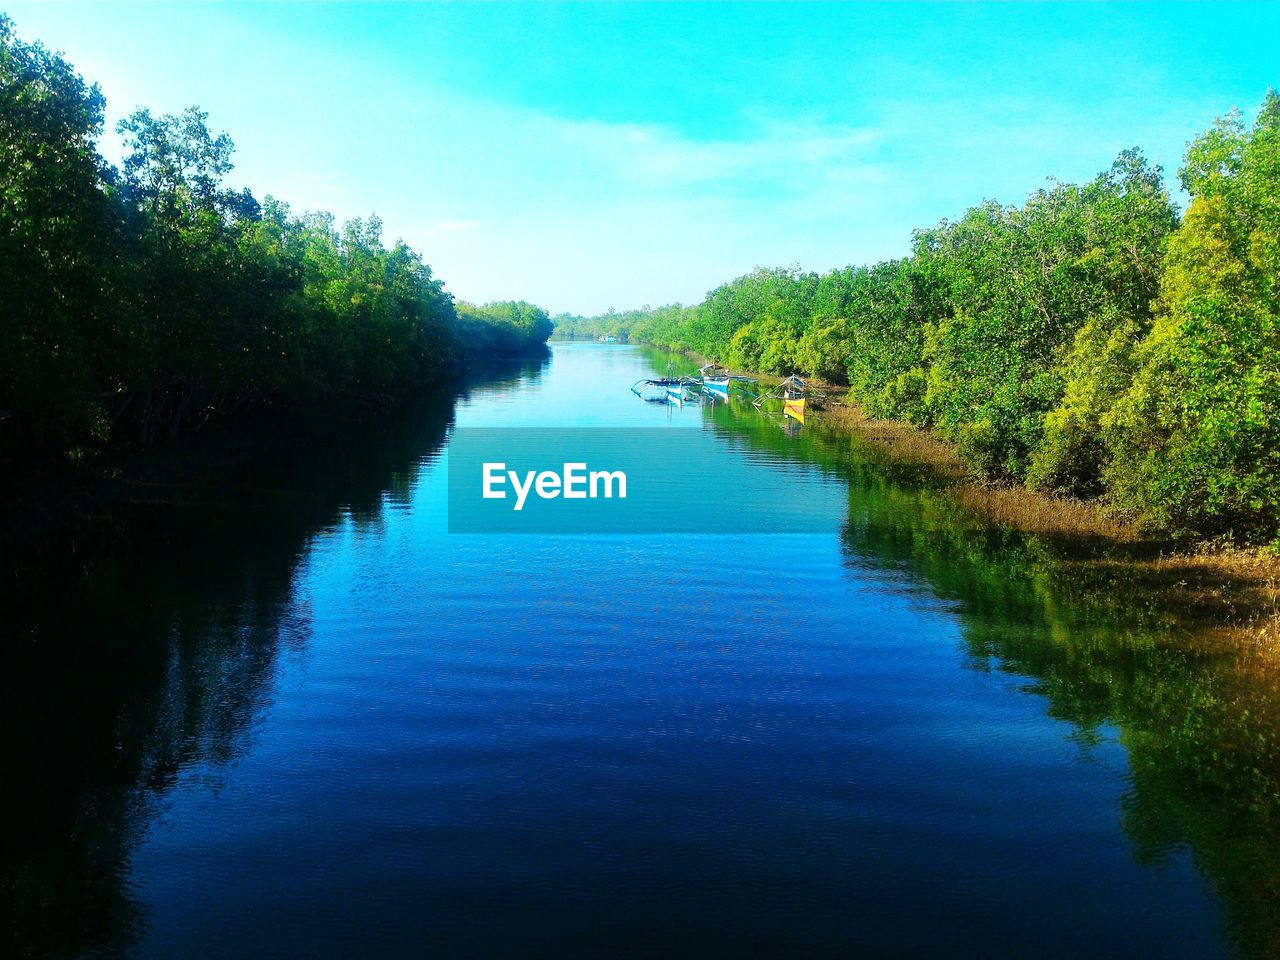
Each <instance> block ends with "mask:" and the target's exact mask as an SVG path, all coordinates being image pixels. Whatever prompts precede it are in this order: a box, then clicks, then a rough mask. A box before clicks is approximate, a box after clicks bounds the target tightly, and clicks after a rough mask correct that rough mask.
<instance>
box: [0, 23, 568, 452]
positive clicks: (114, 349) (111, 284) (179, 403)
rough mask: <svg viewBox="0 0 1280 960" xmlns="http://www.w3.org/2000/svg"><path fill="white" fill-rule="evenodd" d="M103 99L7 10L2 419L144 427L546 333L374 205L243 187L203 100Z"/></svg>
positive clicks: (62, 426) (39, 425)
mask: <svg viewBox="0 0 1280 960" xmlns="http://www.w3.org/2000/svg"><path fill="white" fill-rule="evenodd" d="M104 107H105V103H104V100H103V97H102V94H101V92H100V91H99V90H98V88H97V86H96V85H89V84H87V83H86V82H85V81H84V80H83V79H82V78H81V77H80V76H79V75H77V74H76V72H75V71H74V69H73V68H72V67H71V66H70V65H69V64H68V63H67V62H66V61H65V60H64V59H63V58H62V57H60V56H59V55H57V54H55V53H52V52H50V51H49V50H47V49H45V48H44V47H43V46H42V45H40V44H38V43H25V42H23V41H22V40H20V39H19V38H18V37H17V36H16V35H15V33H14V30H13V24H12V22H11V21H10V20H8V19H7V18H4V17H3V16H0V436H2V437H3V439H5V440H6V441H13V440H14V438H15V437H20V438H21V440H22V441H23V442H24V443H28V444H30V443H35V444H39V445H43V446H45V447H47V448H50V449H64V450H74V449H83V448H84V447H85V446H86V445H91V444H94V443H103V442H107V441H111V440H120V439H136V440H137V441H140V442H143V443H147V442H150V441H152V440H154V439H155V438H156V437H157V436H160V435H163V434H172V433H175V432H177V431H178V430H179V429H180V428H181V427H182V426H183V425H184V424H187V423H190V422H191V421H192V420H193V419H195V418H198V417H202V416H205V415H207V414H208V413H209V412H211V411H222V410H227V409H230V408H232V407H235V406H238V405H244V404H247V403H252V402H255V401H260V400H263V399H267V398H271V399H279V398H288V399H290V400H295V401H301V402H306V403H309V404H310V403H314V402H318V401H324V400H328V399H340V398H343V397H348V396H353V395H359V396H366V397H377V398H386V397H390V396H393V395H395V394H396V393H399V392H403V391H405V390H406V389H408V388H409V387H410V386H411V385H413V384H414V383H416V382H418V381H420V380H422V379H424V378H440V377H443V376H447V375H449V373H450V372H451V371H452V370H453V369H455V368H456V366H457V365H458V363H459V362H460V361H462V360H463V359H464V358H466V357H467V356H492V355H501V354H512V353H516V352H523V351H527V350H528V349H529V348H530V347H532V346H540V345H541V344H542V343H543V342H544V341H545V340H546V338H547V336H548V335H549V334H550V331H551V322H550V320H549V319H548V317H547V315H546V313H545V312H543V311H542V310H540V309H539V308H537V307H534V306H532V305H531V304H527V303H512V304H490V305H487V306H485V307H471V306H469V305H463V304H459V305H456V306H455V304H454V302H453V298H452V297H451V296H450V295H449V294H448V293H446V292H445V290H444V287H443V285H442V284H441V282H440V281H439V280H438V279H437V278H435V277H434V276H433V275H432V273H431V269H430V267H428V266H427V264H426V263H425V262H423V259H422V257H421V256H420V255H419V254H418V253H417V252H415V251H414V250H412V249H410V248H409V247H408V246H407V245H406V244H404V243H401V242H397V243H395V244H392V245H390V246H388V245H387V244H385V243H384V242H383V240H382V224H381V222H380V221H379V220H378V218H377V217H370V218H368V219H363V220H354V221H351V222H349V223H347V224H345V225H343V226H341V227H339V226H338V225H337V224H335V222H334V220H333V218H332V217H331V216H330V215H328V214H323V213H318V214H317V213H313V214H307V215H304V216H298V215H296V214H294V213H293V212H292V211H290V209H289V207H288V206H287V205H286V204H284V203H282V202H280V201H278V200H275V199H272V198H270V197H268V198H266V199H265V200H263V201H259V200H258V199H256V198H255V197H254V196H253V195H252V194H251V193H250V192H249V191H248V190H233V189H230V188H228V187H227V186H226V185H225V182H224V179H225V177H226V175H227V174H228V173H229V172H230V170H231V168H232V163H231V155H232V149H233V147H232V143H231V141H230V139H229V138H228V137H227V136H226V135H223V134H215V133H214V132H213V131H211V130H210V129H209V126H208V124H207V116H206V114H204V113H203V112H201V111H200V110H198V109H196V108H194V107H193V108H191V109H189V110H187V111H186V112H184V113H182V114H181V115H178V116H154V115H152V114H151V113H150V112H149V111H147V110H145V109H140V110H137V111H135V112H134V113H133V114H132V115H130V116H129V117H128V118H127V119H126V120H124V121H122V122H121V123H120V125H119V128H118V132H119V133H120V134H121V136H122V137H123V140H124V147H125V156H124V160H123V163H122V164H121V166H120V167H119V168H116V167H113V166H111V165H109V164H108V163H107V162H106V161H105V160H104V159H103V158H102V156H101V155H100V154H99V153H98V150H97V140H98V138H99V137H100V136H101V134H102V132H103V123H104Z"/></svg>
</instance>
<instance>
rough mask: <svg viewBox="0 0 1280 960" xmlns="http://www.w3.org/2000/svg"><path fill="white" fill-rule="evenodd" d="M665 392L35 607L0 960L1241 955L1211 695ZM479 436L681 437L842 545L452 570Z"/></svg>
mask: <svg viewBox="0 0 1280 960" xmlns="http://www.w3.org/2000/svg"><path fill="white" fill-rule="evenodd" d="M659 364H661V365H662V366H665V360H664V359H662V360H660V359H658V358H655V357H654V356H653V355H650V354H648V353H646V352H645V351H643V350H641V349H639V348H636V347H632V346H626V345H617V346H614V345H597V344H563V345H556V346H555V347H554V349H553V354H552V358H551V360H550V362H549V363H547V364H545V365H542V366H536V365H535V366H533V367H531V368H528V369H525V370H523V371H519V372H518V373H516V374H514V375H511V376H509V377H507V378H506V379H504V380H502V381H499V382H494V383H489V384H487V385H486V384H479V385H476V386H474V387H472V388H471V389H470V390H469V391H468V392H467V393H465V394H464V395H462V396H459V397H457V398H453V399H451V400H449V401H448V402H447V403H446V402H441V403H439V404H436V405H434V406H431V407H430V408H429V409H427V410H425V411H419V412H418V413H416V414H414V415H413V416H411V417H408V418H406V419H405V420H404V421H403V422H399V421H397V422H396V423H395V424H388V425H387V427H386V429H385V430H382V431H367V435H366V436H363V437H361V438H359V440H358V442H356V443H355V445H354V446H353V447H351V448H349V449H346V450H344V451H343V452H342V453H341V454H339V455H333V456H329V455H326V456H324V457H321V458H318V459H317V461H316V462H302V463H298V462H293V463H290V464H287V465H284V466H282V467H281V468H280V469H279V471H277V472H275V473H271V474H269V475H266V476H264V477H263V478H260V479H259V480H258V482H257V483H256V485H255V486H253V487H252V488H251V489H250V490H249V491H248V492H247V493H246V495H245V499H244V500H243V501H235V502H234V503H231V504H230V505H228V503H225V502H223V503H219V504H218V505H217V506H216V508H215V507H209V508H207V509H205V508H201V509H199V510H196V511H193V512H192V515H184V518H183V520H182V521H181V523H177V522H176V521H171V520H169V519H164V520H162V521H154V522H152V525H150V526H148V527H147V528H146V531H145V532H144V533H143V534H139V535H137V536H138V537H139V540H138V541H136V542H135V544H134V545H133V546H132V547H130V548H129V549H128V550H127V551H124V552H122V553H121V554H120V556H119V557H114V558H113V557H108V558H107V559H105V560H103V561H101V563H100V564H99V565H98V566H96V567H95V568H94V570H93V571H92V572H91V573H90V574H89V575H88V576H87V577H86V579H85V582H84V583H83V584H82V585H81V586H80V587H78V588H77V589H76V590H75V591H74V592H73V594H72V596H71V597H70V598H69V599H67V598H61V599H58V600H54V599H52V598H51V599H50V600H49V604H50V606H49V609H48V612H47V614H46V615H44V616H43V617H42V618H38V619H37V622H36V623H35V624H34V626H31V627H30V628H29V629H28V631H27V634H26V635H25V636H26V637H27V638H28V641H29V642H28V643H27V647H26V648H24V649H25V651H26V652H22V653H21V654H20V655H17V656H16V657H15V659H14V663H13V666H14V670H12V671H10V677H9V681H7V682H6V692H7V694H8V707H7V709H8V710H9V711H10V713H11V717H12V719H13V721H14V725H13V726H12V729H13V730H14V731H15V733H14V735H13V740H14V749H13V750H12V751H11V752H10V758H9V761H8V763H9V766H10V769H9V771H8V774H9V776H8V777H7V778H6V779H7V781H8V783H9V784H10V788H9V789H12V790H13V792H14V798H13V799H16V800H17V812H16V813H15V814H14V815H12V817H11V823H12V824H13V827H14V834H15V836H14V837H13V838H12V842H11V844H10V855H9V857H8V858H7V864H8V866H7V868H6V871H5V873H4V874H3V876H4V879H5V887H6V891H7V894H8V896H7V897H6V900H7V906H8V909H9V911H10V923H9V926H10V929H11V930H12V931H13V933H14V935H15V938H16V942H17V946H18V952H19V954H21V955H32V956H35V955H74V954H84V955H95V954H96V955H115V954H118V953H127V954H130V955H136V956H140V957H166V958H167V957H179V956H215V955H216V956H299V957H302V956H306V957H319V956H334V957H339V956H341V957H348V956H415V957H416V956H422V955H426V954H434V955H444V956H564V955H575V954H589V955H600V956H627V955H652V954H655V953H663V954H680V955H700V956H742V955H744V954H755V955H770V954H775V955H804V956H811V955H837V954H838V955H844V956H864V957H882V956H883V957H888V956H918V955H946V956H971V957H996V956H1008V957H1023V956H1030V955H1034V956H1041V957H1054V956H1061V957H1078V956H1090V957H1109V956H1117V957H1119V956H1126V957H1128V956H1133V955H1149V956H1164V957H1214V956H1232V955H1265V954H1266V953H1267V952H1268V951H1269V950H1270V948H1271V947H1272V946H1274V945H1275V942H1276V941H1275V940H1274V939H1273V937H1274V934H1275V928H1276V924H1277V922H1280V921H1277V920H1276V917H1275V915H1274V913H1272V908H1273V907H1274V906H1275V902H1276V901H1275V900H1274V891H1275V890H1276V889H1277V887H1276V885H1275V877H1276V874H1275V873H1274V872H1272V870H1271V867H1272V865H1273V864H1274V863H1275V862H1276V859H1277V858H1276V856H1275V854H1276V850H1277V843H1276V833H1275V831H1274V829H1273V828H1272V827H1271V823H1272V820H1271V819H1270V817H1271V810H1272V808H1271V807H1270V806H1268V804H1270V803H1271V799H1272V794H1271V793H1270V792H1269V791H1270V790H1271V785H1270V784H1271V781H1269V780H1267V779H1266V777H1265V776H1263V774H1262V773H1260V772H1259V771H1260V770H1263V771H1265V770H1270V769H1274V768H1273V767H1271V766H1269V765H1270V764H1274V759H1275V758H1274V754H1273V753H1272V752H1271V747H1270V745H1268V744H1262V745H1258V744H1255V745H1254V746H1253V747H1247V748H1246V747H1240V746H1239V744H1236V745H1235V746H1234V747H1233V746H1232V745H1230V744H1225V745H1224V744H1220V743H1218V742H1216V741H1215V739H1214V733H1213V731H1214V730H1215V729H1217V727H1215V724H1217V725H1219V726H1220V725H1221V723H1222V721H1221V718H1220V716H1219V714H1218V713H1215V711H1219V710H1221V709H1225V708H1222V707H1221V704H1222V703H1224V702H1225V700H1226V697H1225V694H1224V693H1223V691H1224V690H1225V689H1227V688H1228V687H1229V686H1230V685H1231V684H1235V683H1237V682H1240V683H1243V681H1237V680H1236V679H1235V674H1234V673H1233V672H1232V667H1233V665H1232V663H1231V662H1230V661H1229V660H1226V659H1224V658H1223V657H1221V656H1218V657H1209V656H1207V655H1206V656H1204V657H1200V658H1197V657H1192V656H1190V655H1188V654H1186V653H1184V652H1183V651H1182V650H1181V649H1180V648H1179V647H1178V646H1177V645H1176V644H1171V643H1167V642H1165V641H1166V640H1167V639H1168V638H1166V637H1164V636H1163V635H1162V634H1161V632H1160V631H1161V628H1160V626H1159V623H1158V621H1157V622H1152V621H1149V620H1147V619H1144V618H1143V617H1141V616H1137V615H1133V616H1130V613H1129V611H1128V610H1127V608H1126V606H1125V601H1124V600H1123V598H1114V599H1115V600H1116V603H1115V604H1114V605H1107V604H1100V603H1086V602H1085V601H1084V600H1082V598H1081V596H1080V594H1079V592H1078V591H1071V590H1068V589H1067V587H1066V585H1063V584H1059V583H1057V582H1055V580H1054V578H1053V575H1052V574H1051V573H1046V572H1045V571H1046V570H1048V569H1049V568H1046V567H1044V566H1043V565H1042V561H1043V559H1044V554H1045V551H1046V550H1049V549H1050V548H1051V547H1050V545H1046V544H1044V543H1037V542H1030V541H1027V540H1025V539H1021V538H1018V537H1016V536H1013V535H1010V534H1002V533H999V532H998V531H991V530H986V529H982V528H975V527H974V526H973V524H972V523H971V522H968V521H963V520H962V518H960V517H959V515H958V514H956V512H955V511H954V510H953V509H952V508H951V507H949V506H948V504H947V501H946V499H945V495H943V494H941V493H939V492H938V491H936V490H934V489H932V488H930V486H929V485H928V483H927V482H926V481H925V480H924V479H922V478H921V477H919V476H915V475H913V474H912V473H911V472H910V471H903V470H896V469H894V468H891V467H888V466H885V465H879V464H876V463H875V462H873V458H871V457H870V456H869V455H867V454H865V453H860V452H859V450H858V448H857V446H856V444H853V443H852V442H851V441H849V440H847V439H843V438H840V437H838V436H837V435H835V434H831V433H828V432H825V431H824V430H823V429H822V427H821V425H820V424H814V423H811V424H809V425H807V426H806V427H804V428H803V429H802V430H799V431H796V430H795V429H794V427H790V428H788V427H786V426H785V425H784V424H783V423H782V422H781V420H780V419H779V418H778V417H777V416H776V414H773V415H770V414H762V413H759V412H757V411H755V410H754V409H753V408H752V407H751V406H750V405H749V404H731V405H729V406H723V405H722V406H719V407H716V408H710V409H709V408H704V407H702V406H700V405H698V404H696V403H690V404H686V405H684V406H683V407H675V406H664V405H655V404H646V403H643V402H642V401H640V400H639V399H637V398H636V397H634V396H633V395H632V394H631V393H630V392H629V391H628V387H629V385H630V384H631V383H632V382H633V381H635V380H636V379H638V378H639V377H641V376H646V375H649V374H651V373H652V372H654V371H655V370H656V369H658V368H659V367H658V365H659ZM481 427H483V428H495V427H539V428H547V427H572V428H585V427H607V428H609V429H611V430H618V431H625V430H629V429H637V428H644V429H645V430H646V431H655V430H691V431H699V432H700V433H702V434H704V435H705V438H706V442H707V443H708V444H709V445H710V446H709V449H716V448H718V447H731V448H732V450H733V451H735V454H734V455H735V456H736V457H738V458H739V461H740V463H742V464H746V465H747V466H746V467H745V469H749V470H750V471H751V473H752V481H751V482H752V483H754V484H757V485H758V486H759V489H760V490H761V491H763V494H762V495H770V491H772V494H771V495H775V496H777V497H778V498H779V499H780V500H782V499H785V498H788V497H791V498H794V497H802V498H804V499H805V501H806V502H807V503H810V504H817V505H818V507H819V508H820V509H821V511H823V515H824V516H828V515H829V516H830V517H831V518H832V521H831V523H830V526H829V529H824V530H822V531H819V532H800V533H776V532H775V533H769V534H752V533H750V532H747V530H746V529H745V528H744V527H743V525H742V524H741V523H740V522H739V518H737V517H729V516H717V515H716V514H715V506H714V502H712V504H711V505H710V506H708V505H707V503H706V502H700V503H699V504H698V507H697V509H698V510H699V511H701V512H700V513H699V515H698V517H697V518H696V519H697V520H698V522H699V524H700V525H701V526H702V528H703V529H705V530H706V531H707V532H705V533H684V534H681V535H679V536H674V535H670V534H665V533H663V532H662V531H660V530H655V531H652V532H646V533H632V534H627V535H621V536H591V535H581V534H562V535H557V534H543V535H489V536H485V535H458V534H450V533H448V532H447V529H448V505H449V501H448V458H449V442H448V437H449V436H450V435H452V434H453V433H456V432H457V431H461V430H463V429H468V428H481ZM681 469H684V470H688V471H694V472H695V473H696V474H697V475H699V476H700V477H701V478H702V480H703V481H704V482H705V484H706V485H707V486H708V487H710V488H713V489H714V487H715V485H716V484H717V483H718V482H720V481H719V478H718V475H717V460H716V458H715V457H705V458H699V459H694V460H691V461H689V462H688V463H685V464H683V465H682V467H681ZM31 638H34V639H31ZM1231 689H1235V688H1234V687H1232V688H1231ZM1242 722H1243V721H1242ZM1231 729H1232V730H1234V728H1231ZM1232 735H1233V736H1234V734H1232ZM1249 750H1252V753H1249V752H1248V751H1249ZM1242 751H1244V752H1243V753H1242ZM1227 757H1230V758H1232V761H1231V762H1236V761H1240V758H1241V757H1244V758H1245V760H1248V763H1249V764H1251V765H1252V766H1251V769H1252V770H1253V772H1252V773H1250V772H1249V771H1248V770H1246V769H1244V767H1243V766H1242V767H1240V768H1239V769H1237V768H1235V767H1232V768H1231V769H1226V768H1225V767H1220V766H1215V764H1217V763H1218V761H1219V760H1222V759H1223V758H1227ZM1250 758H1251V759H1250ZM1223 762H1225V760H1224V761H1223ZM1240 762H1241V763H1243V762H1244V761H1240ZM1254 774H1257V776H1255V775H1254Z"/></svg>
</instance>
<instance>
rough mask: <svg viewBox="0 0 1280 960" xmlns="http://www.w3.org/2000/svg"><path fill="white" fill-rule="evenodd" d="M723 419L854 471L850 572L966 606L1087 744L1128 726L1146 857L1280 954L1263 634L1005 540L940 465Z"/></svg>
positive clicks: (989, 658) (1172, 594)
mask: <svg viewBox="0 0 1280 960" xmlns="http://www.w3.org/2000/svg"><path fill="white" fill-rule="evenodd" d="M715 420H716V425H717V428H721V429H727V430H733V431H735V432H737V433H739V435H741V436H743V437H746V438H749V441H750V442H752V443H753V444H757V445H764V446H766V447H768V448H770V449H772V450H776V451H777V453H778V455H779V456H786V457H798V458H803V459H805V460H808V461H810V462H814V463H817V464H818V465H820V466H822V467H823V468H824V469H827V470H830V471H831V472H833V473H838V474H840V475H842V476H845V477H848V478H849V493H850V500H849V514H848V520H847V522H846V525H845V528H844V530H843V531H842V537H843V541H844V549H845V553H846V562H847V563H848V564H850V565H851V566H857V567H859V568H860V569H862V570H863V571H865V572H868V573H871V574H872V575H873V576H875V575H876V574H889V573H891V572H892V573H894V574H897V575H898V576H900V575H901V574H904V573H905V574H907V575H908V576H910V577H911V578H912V579H922V580H923V581H925V582H926V583H927V584H928V585H929V587H930V591H931V593H932V594H933V595H934V596H936V597H938V598H939V599H942V600H944V601H950V602H953V603H954V609H955V615H956V616H957V617H958V618H959V622H960V625H961V627H962V630H963V636H964V640H965V644H966V647H967V651H968V654H969V657H970V664H971V665H972V666H973V667H974V668H975V669H981V670H999V671H1003V672H1007V673H1009V674H1012V675H1018V676H1024V677H1029V678H1031V680H1032V685H1031V686H1030V687H1029V688H1028V689H1030V690H1031V691H1032V692H1034V693H1036V694H1038V695H1040V696H1042V697H1044V698H1045V700H1046V702H1047V703H1048V711H1049V713H1050V715H1052V716H1054V717H1057V718H1059V719H1061V720H1064V721H1066V722H1069V723H1071V724H1073V725H1074V726H1075V728H1076V731H1077V733H1076V739H1077V740H1078V741H1079V742H1080V743H1081V744H1082V747H1083V749H1086V750H1087V749H1088V748H1089V745H1090V744H1092V743H1096V742H1098V740H1099V739H1100V737H1101V728H1102V727H1103V726H1104V725H1111V726H1113V727H1115V728H1116V729H1117V730H1118V732H1119V738H1120V742H1121V744H1122V745H1123V747H1124V748H1125V751H1126V754H1127V756H1128V761H1129V768H1130V787H1129V790H1128V792H1127V794H1126V796H1125V798H1124V801H1123V804H1124V807H1123V822H1124V826H1125V830H1126V832H1127V833H1128V835H1129V837H1130V838H1131V839H1132V841H1133V843H1134V847H1135V856H1137V857H1138V858H1139V860H1141V861H1142V862H1144V863H1148V864H1150V865H1153V866H1159V865H1160V864H1161V863H1162V862H1163V861H1164V860H1165V859H1166V858H1167V857H1168V855H1169V854H1170V853H1171V852H1172V851H1173V850H1174V849H1175V848H1178V847H1180V846H1186V847H1188V848H1189V849H1190V850H1191V851H1192V853H1193V855H1194V857H1195V860H1196V863H1197V865H1198V867H1199V868H1200V870H1201V872H1202V873H1203V875H1204V876H1205V877H1206V878H1207V879H1208V880H1209V881H1210V883H1211V884H1212V885H1213V886H1214V888H1215V889H1216V890H1217V891H1218V893H1219V895H1220V896H1221V898H1222V902H1223V906H1224V912H1225V916H1226V922H1227V925H1228V928H1229V929H1228V933H1229V935H1230V936H1231V938H1232V939H1233V941H1234V942H1235V943H1236V945H1237V947H1238V949H1239V950H1240V952H1241V954H1242V955H1245V956H1250V957H1273V956H1277V955H1280V673H1278V672H1277V670H1276V669H1275V664H1274V660H1273V659H1271V658H1268V657H1267V656H1265V655H1264V654H1262V653H1261V652H1259V651H1258V650H1256V649H1253V648H1252V647H1251V646H1250V645H1249V642H1248V635H1247V633H1246V632H1245V631H1243V630H1238V629H1223V628H1222V626H1221V624H1220V623H1219V626H1218V628H1217V629H1213V628H1210V627H1208V626H1207V620H1208V618H1206V616H1205V614H1204V611H1197V610H1194V609H1191V608H1189V607H1188V606H1186V605H1185V604H1184V603H1183V602H1182V601H1183V599H1184V597H1185V591H1184V590H1182V589H1181V587H1180V584H1179V583H1177V582H1176V579H1177V578H1178V577H1180V576H1182V573H1181V572H1179V571H1173V572H1172V573H1163V572H1159V571H1157V572H1156V573H1151V572H1150V571H1149V570H1148V571H1144V569H1143V568H1141V567H1139V568H1134V567H1131V566H1126V565H1125V564H1124V563H1120V562H1115V560H1116V558H1117V549H1116V548H1115V547H1114V546H1113V545H1107V544H1105V543H1102V542H1088V541H1083V540H1081V539H1066V538H1053V537H1045V536H1037V535H1027V534H1019V533H1016V532H1012V531H1001V530H998V529H994V528H993V527H992V526H991V525H990V524H987V523H984V522H983V521H982V520H981V519H979V518H978V517H976V516H975V515H974V513H973V512H972V511H970V510H968V509H966V508H965V507H964V506H962V505H961V504H959V503H957V501H956V500H955V498H953V497H951V496H950V495H948V493H947V492H946V491H945V490H942V489H939V488H938V486H937V485H936V483H933V482H931V481H930V478H929V471H928V470H927V469H926V468H917V467H912V466H909V465H908V466H903V465H894V464H891V463H885V462H880V463H873V462H871V459H870V458H872V457H874V456H875V454H874V452H873V451H870V450H868V449H867V448H866V447H865V446H863V445H862V444H860V442H859V441H858V440H857V439H856V438H850V437H847V436H837V435H830V434H824V433H823V432H822V431H821V430H810V431H809V433H808V434H807V435H805V436H804V437H802V438H801V441H800V442H799V443H797V442H795V441H794V440H791V439H789V438H788V437H786V436H785V435H784V434H783V433H782V431H781V430H780V429H779V428H778V425H777V424H776V423H771V422H770V421H768V420H767V419H764V418H737V419H735V418H734V417H732V416H730V415H725V414H724V413H721V412H720V411H716V413H715ZM1133 549H1135V550H1138V549H1140V548H1133ZM896 579H897V578H896V577H888V576H886V577H885V584H886V587H885V588H886V589H894V581H895V580H896ZM1171 598H1172V599H1171ZM1214 616H1215V617H1216V618H1218V619H1219V621H1220V618H1221V616H1222V610H1221V609H1217V610H1215V611H1214Z"/></svg>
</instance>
